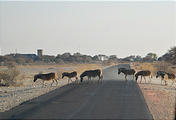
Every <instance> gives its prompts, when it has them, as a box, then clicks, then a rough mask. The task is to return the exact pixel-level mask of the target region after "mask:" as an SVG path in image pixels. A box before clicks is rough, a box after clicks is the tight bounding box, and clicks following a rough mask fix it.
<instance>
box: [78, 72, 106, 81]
mask: <svg viewBox="0 0 176 120" xmlns="http://www.w3.org/2000/svg"><path fill="white" fill-rule="evenodd" d="M85 76H87V77H88V80H91V77H97V76H98V77H99V80H102V79H103V75H101V70H100V69H96V70H87V71H84V72H83V73H82V74H81V75H80V79H81V82H82V81H83V78H84V77H85Z"/></svg>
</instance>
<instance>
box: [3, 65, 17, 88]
mask: <svg viewBox="0 0 176 120" xmlns="http://www.w3.org/2000/svg"><path fill="white" fill-rule="evenodd" d="M18 79H20V71H19V70H18V69H17V68H16V66H15V64H13V63H9V64H8V65H7V70H4V71H0V85H1V86H13V85H17V80H18Z"/></svg>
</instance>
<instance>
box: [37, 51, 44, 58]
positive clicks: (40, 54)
mask: <svg viewBox="0 0 176 120" xmlns="http://www.w3.org/2000/svg"><path fill="white" fill-rule="evenodd" d="M37 56H38V57H42V56H43V49H38V50H37Z"/></svg>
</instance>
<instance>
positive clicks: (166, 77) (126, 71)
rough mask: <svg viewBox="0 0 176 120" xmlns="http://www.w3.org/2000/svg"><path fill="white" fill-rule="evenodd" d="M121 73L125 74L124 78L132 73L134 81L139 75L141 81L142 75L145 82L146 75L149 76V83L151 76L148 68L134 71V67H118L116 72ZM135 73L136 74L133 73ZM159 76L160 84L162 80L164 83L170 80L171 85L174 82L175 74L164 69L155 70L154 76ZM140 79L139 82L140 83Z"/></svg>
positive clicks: (166, 83)
mask: <svg viewBox="0 0 176 120" xmlns="http://www.w3.org/2000/svg"><path fill="white" fill-rule="evenodd" d="M120 73H123V74H124V75H125V79H126V80H127V75H133V80H134V77H135V78H136V82H137V80H138V77H139V76H141V81H142V77H143V78H144V80H145V83H146V78H145V77H146V76H149V79H150V82H149V83H151V78H152V72H151V71H149V70H142V71H138V72H137V73H136V71H135V70H134V69H126V68H119V69H118V74H120ZM135 73H136V74H135ZM158 77H160V78H161V84H162V83H163V82H164V83H165V85H168V80H171V81H172V84H171V86H172V85H173V84H174V83H176V76H175V74H173V73H168V72H165V71H157V73H156V78H158ZM141 81H140V83H141Z"/></svg>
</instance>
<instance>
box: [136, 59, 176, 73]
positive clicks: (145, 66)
mask: <svg viewBox="0 0 176 120" xmlns="http://www.w3.org/2000/svg"><path fill="white" fill-rule="evenodd" d="M133 69H135V70H136V71H140V70H150V71H151V72H152V73H153V75H156V72H157V71H165V72H169V73H174V74H175V73H176V69H175V68H174V67H173V65H171V64H169V63H166V62H152V63H146V62H145V63H138V62H135V63H134V65H133Z"/></svg>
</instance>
